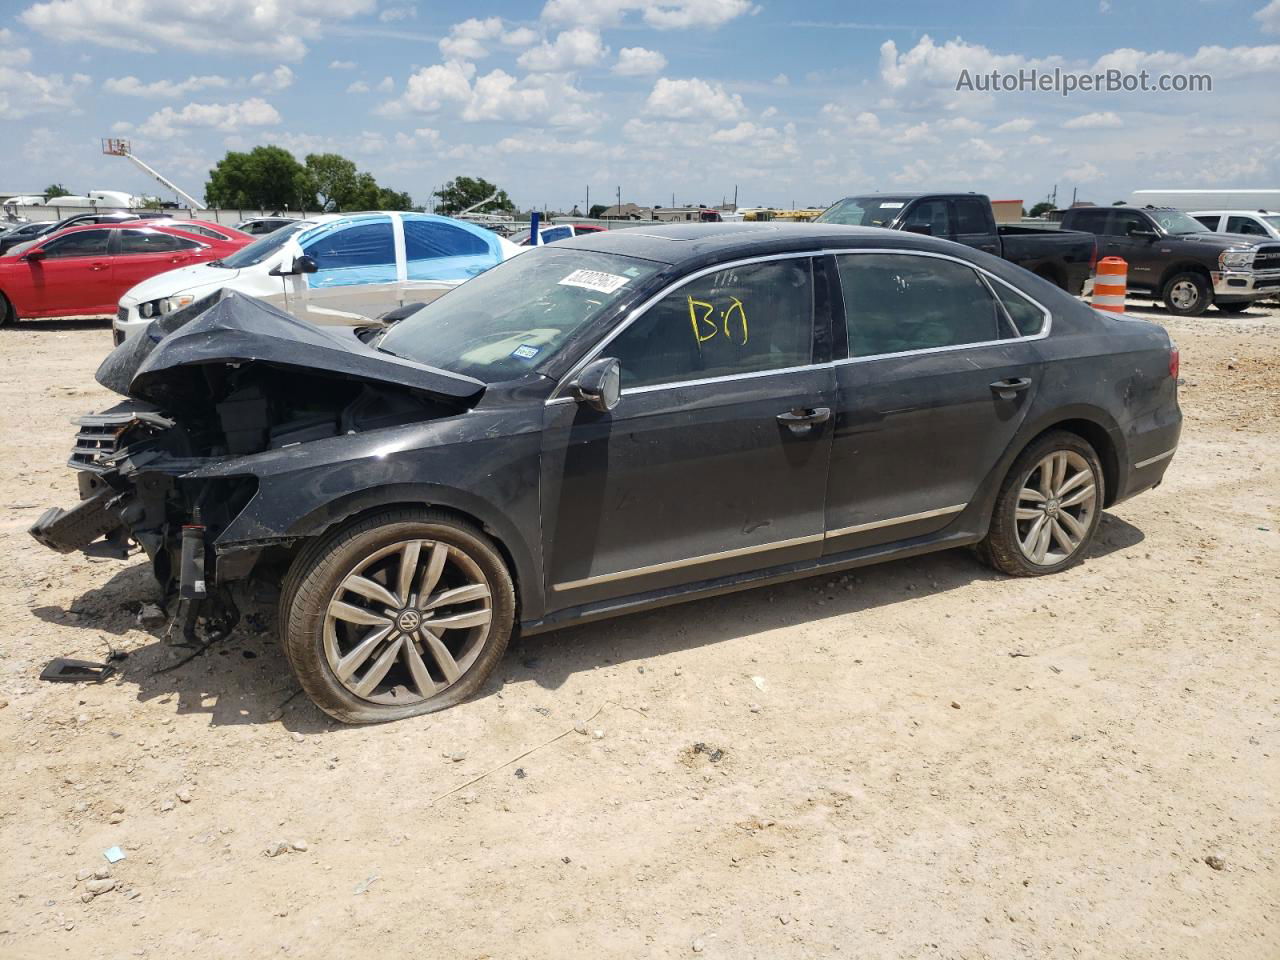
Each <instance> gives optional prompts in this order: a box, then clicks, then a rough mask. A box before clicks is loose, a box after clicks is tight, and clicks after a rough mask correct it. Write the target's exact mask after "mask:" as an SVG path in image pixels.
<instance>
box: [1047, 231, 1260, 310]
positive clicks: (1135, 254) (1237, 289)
mask: <svg viewBox="0 0 1280 960" xmlns="http://www.w3.org/2000/svg"><path fill="white" fill-rule="evenodd" d="M1062 225H1063V226H1064V227H1070V228H1071V229H1073V230H1084V231H1087V232H1088V233H1092V234H1096V235H1097V237H1098V255H1099V256H1102V257H1121V258H1123V259H1124V260H1125V262H1126V263H1128V264H1129V278H1128V284H1129V295H1130V296H1138V297H1150V298H1151V299H1153V300H1163V301H1164V305H1165V308H1166V309H1167V310H1168V311H1169V312H1170V313H1172V314H1176V315H1177V316H1181V317H1198V316H1200V315H1201V314H1202V313H1204V312H1205V311H1206V310H1208V309H1209V306H1210V304H1212V305H1213V306H1215V307H1217V308H1218V309H1219V310H1221V311H1222V312H1223V313H1240V312H1241V311H1242V310H1245V309H1246V308H1248V306H1249V304H1251V303H1253V302H1254V301H1256V300H1261V299H1263V298H1265V297H1274V296H1275V295H1276V294H1277V293H1280V243H1277V242H1276V241H1274V240H1272V239H1271V238H1270V237H1258V236H1253V235H1246V234H1241V233H1214V232H1213V231H1212V230H1210V229H1209V228H1208V227H1206V226H1205V225H1204V224H1203V223H1201V222H1200V221H1199V220H1197V219H1196V218H1195V217H1192V216H1190V215H1189V214H1186V213H1183V212H1182V211H1181V210H1175V209H1174V208H1172V207H1072V208H1071V209H1070V210H1068V211H1067V214H1066V216H1065V217H1064V218H1063V220H1062Z"/></svg>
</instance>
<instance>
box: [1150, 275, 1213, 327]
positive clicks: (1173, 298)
mask: <svg viewBox="0 0 1280 960" xmlns="http://www.w3.org/2000/svg"><path fill="white" fill-rule="evenodd" d="M1162 298H1163V300H1164V305H1165V309H1167V310H1168V311H1169V312H1170V313H1172V314H1174V315H1175V316H1179V317H1198V316H1200V315H1201V314H1203V313H1204V312H1205V311H1206V310H1208V309H1209V304H1210V303H1212V302H1213V293H1212V291H1211V290H1210V289H1209V281H1208V280H1206V279H1205V278H1204V277H1202V276H1201V275H1200V274H1198V273H1190V272H1188V273H1179V274H1176V275H1174V276H1172V277H1170V278H1169V282H1168V283H1166V284H1165V285H1164V291H1163V293H1162Z"/></svg>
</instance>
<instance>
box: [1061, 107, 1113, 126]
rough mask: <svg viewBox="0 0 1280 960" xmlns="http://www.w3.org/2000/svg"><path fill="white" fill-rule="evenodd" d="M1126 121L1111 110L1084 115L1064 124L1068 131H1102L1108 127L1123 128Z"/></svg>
mask: <svg viewBox="0 0 1280 960" xmlns="http://www.w3.org/2000/svg"><path fill="white" fill-rule="evenodd" d="M1123 126H1124V121H1123V120H1121V119H1120V117H1119V116H1118V115H1117V114H1116V113H1114V112H1113V111H1111V110H1103V111H1101V112H1096V113H1082V114H1081V115H1080V116H1078V117H1072V118H1071V119H1070V120H1068V121H1066V122H1065V123H1063V127H1065V128H1066V129H1068V130H1100V129H1103V128H1106V127H1123Z"/></svg>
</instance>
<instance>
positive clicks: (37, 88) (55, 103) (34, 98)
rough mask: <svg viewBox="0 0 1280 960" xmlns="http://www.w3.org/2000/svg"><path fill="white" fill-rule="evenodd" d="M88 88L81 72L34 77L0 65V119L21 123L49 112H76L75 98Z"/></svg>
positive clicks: (28, 73)
mask: <svg viewBox="0 0 1280 960" xmlns="http://www.w3.org/2000/svg"><path fill="white" fill-rule="evenodd" d="M88 86H89V78H88V77H87V76H85V75H84V74H82V73H76V74H72V76H71V77H70V78H66V77H64V76H63V75H62V74H60V73H51V74H37V73H31V72H29V71H26V70H14V69H13V68H12V67H4V66H0V119H3V120H20V119H22V118H23V117H28V116H31V115H32V114H35V113H46V112H48V111H51V110H77V112H78V109H77V105H76V99H77V97H78V96H79V95H80V94H82V93H83V92H84V91H85V89H86V88H87V87H88Z"/></svg>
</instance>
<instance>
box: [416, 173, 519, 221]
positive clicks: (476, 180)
mask: <svg viewBox="0 0 1280 960" xmlns="http://www.w3.org/2000/svg"><path fill="white" fill-rule="evenodd" d="M494 193H496V194H497V196H495V197H494V198H493V200H492V201H491V202H489V203H486V204H484V205H483V206H480V207H476V209H475V210H474V211H473V212H474V213H497V212H499V211H507V210H514V209H515V204H513V203H512V202H511V198H510V197H509V196H507V191H505V190H499V189H498V188H497V186H496V185H494V184H492V183H490V182H489V181H488V180H485V179H483V178H481V177H457V178H455V179H453V180H450V181H449V182H448V183H446V184H445V185H444V186H443V187H441V188H440V189H439V190H437V191H436V192H435V194H434V196H436V197H438V198H439V200H440V202H439V203H438V204H437V205H436V208H437V210H438V211H439V212H440V213H444V214H451V213H461V212H462V211H463V210H466V209H467V208H468V207H470V206H473V205H475V204H477V203H480V201H482V200H484V199H486V198H488V197H489V196H492V195H493V194H494Z"/></svg>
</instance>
